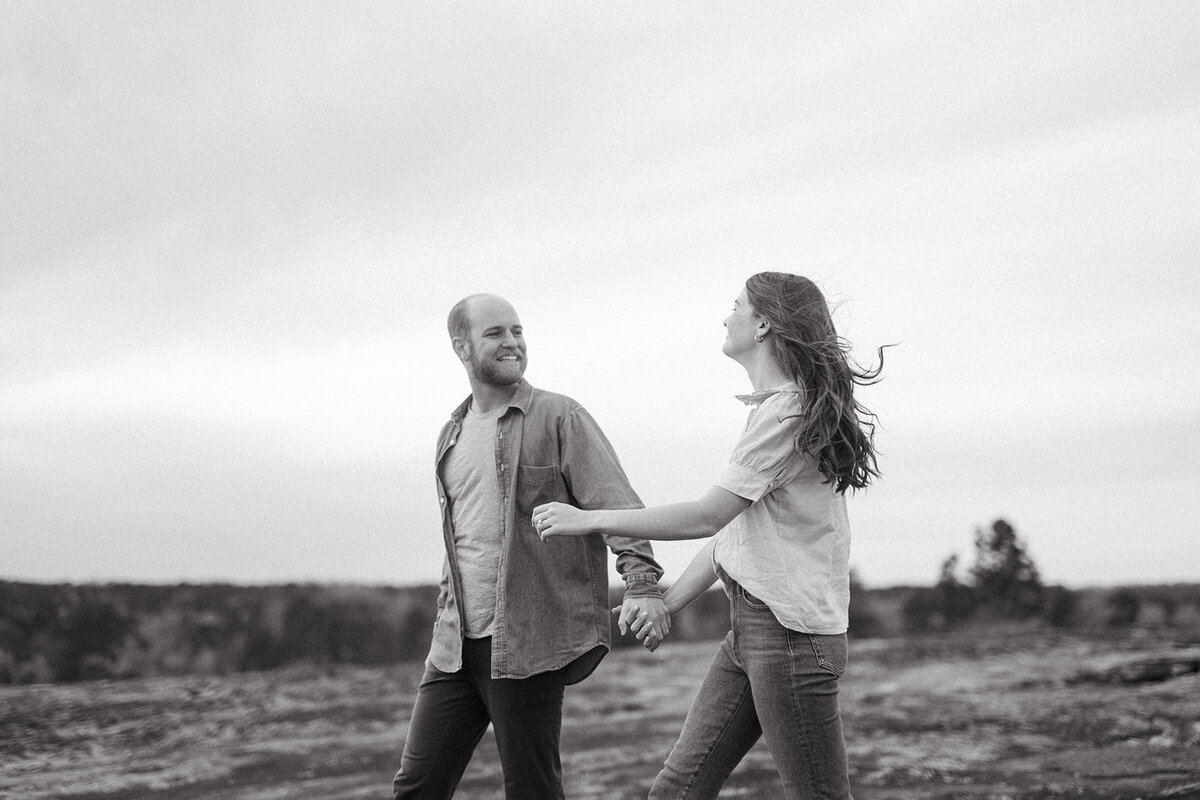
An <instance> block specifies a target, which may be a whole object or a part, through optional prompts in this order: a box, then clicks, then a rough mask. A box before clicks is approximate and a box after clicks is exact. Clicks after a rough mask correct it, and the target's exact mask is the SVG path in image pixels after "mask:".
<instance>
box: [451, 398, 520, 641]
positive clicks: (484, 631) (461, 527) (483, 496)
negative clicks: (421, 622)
mask: <svg viewBox="0 0 1200 800" xmlns="http://www.w3.org/2000/svg"><path fill="white" fill-rule="evenodd" d="M507 410H508V407H507V406H500V407H499V408H497V409H495V410H493V411H489V412H487V413H484V414H480V413H478V412H477V411H475V408H474V406H473V405H472V406H471V408H469V409H468V410H467V413H466V414H465V415H464V416H463V421H462V430H461V431H459V434H458V441H457V442H455V444H454V447H452V448H451V449H450V451H449V453H447V454H446V461H445V467H444V473H443V481H442V482H443V485H444V486H445V487H446V494H447V496H448V497H449V499H450V514H451V519H452V520H453V522H454V550H455V555H456V557H457V559H458V571H459V575H461V576H462V591H463V596H462V598H461V599H460V602H461V605H462V609H463V615H464V616H465V618H466V630H464V631H463V634H464V635H465V636H466V637H467V638H469V639H480V638H483V637H485V636H491V635H492V626H493V624H494V623H495V613H496V581H497V580H498V579H499V569H500V550H501V547H502V546H503V540H504V517H503V509H502V504H503V500H502V499H501V495H500V482H499V479H498V478H497V477H496V421H497V420H499V419H500V416H501V415H502V414H503V413H504V412H505V411H507Z"/></svg>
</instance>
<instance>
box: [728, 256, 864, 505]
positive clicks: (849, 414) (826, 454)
mask: <svg viewBox="0 0 1200 800" xmlns="http://www.w3.org/2000/svg"><path fill="white" fill-rule="evenodd" d="M746 296H747V297H748V298H749V300H750V303H751V305H753V306H754V310H755V311H756V312H758V314H760V315H761V316H763V317H765V318H766V319H767V321H768V322H770V323H771V327H770V334H769V336H768V338H767V340H768V341H769V342H770V343H771V347H772V348H773V349H774V353H775V356H776V358H778V360H779V363H780V365H781V366H782V367H783V368H784V370H785V371H786V372H787V373H788V375H790V376H791V377H792V379H793V380H794V381H795V382H796V384H797V385H798V386H799V387H800V388H801V390H802V391H803V392H804V408H805V411H804V413H803V414H802V415H801V417H800V423H799V426H798V428H797V431H796V447H797V448H799V449H800V450H801V451H802V452H805V453H807V454H809V455H810V456H812V457H813V458H815V459H816V460H817V465H818V468H819V469H820V471H821V474H822V475H824V476H825V478H826V480H827V481H829V482H832V483H833V484H834V487H835V488H836V490H837V491H838V492H844V491H846V489H847V488H851V489H862V488H864V487H866V486H867V484H869V483H870V482H871V480H872V479H873V478H877V477H879V468H878V464H877V463H876V459H875V442H874V440H875V419H876V417H875V414H874V413H872V412H871V411H870V410H868V409H867V408H866V407H864V406H863V405H862V404H861V403H859V402H858V401H857V400H855V399H854V387H855V385H862V386H868V385H870V384H873V383H876V382H877V381H878V380H879V375H880V372H882V370H883V349H884V348H882V347H880V348H879V350H878V353H879V364H878V366H876V367H875V368H874V369H863V368H862V367H860V366H859V365H858V364H857V363H856V362H855V361H854V359H853V358H852V357H851V355H850V343H849V342H847V341H846V340H845V339H843V338H842V337H840V336H838V334H837V331H836V330H835V329H834V326H833V318H832V317H831V316H830V314H829V305H828V304H827V303H826V302H825V296H824V295H823V294H822V293H821V290H820V289H819V288H817V285H816V284H815V283H813V282H812V281H811V280H809V279H808V278H804V277H801V276H799V275H792V274H790V273H786V272H759V273H757V274H755V275H752V276H751V277H750V279H749V280H747V281H746Z"/></svg>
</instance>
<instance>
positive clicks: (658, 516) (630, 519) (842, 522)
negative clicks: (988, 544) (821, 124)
mask: <svg viewBox="0 0 1200 800" xmlns="http://www.w3.org/2000/svg"><path fill="white" fill-rule="evenodd" d="M725 328H726V330H727V331H728V333H727V335H726V338H725V343H724V345H723V346H722V350H723V352H724V353H725V355H727V356H729V357H730V358H732V359H734V360H735V361H737V362H738V363H740V364H741V365H742V366H743V367H745V369H746V373H747V375H748V376H749V378H750V383H751V385H752V386H753V388H754V392H753V393H752V394H750V395H745V396H742V397H740V398H739V399H741V400H743V401H744V402H745V403H746V404H747V405H750V406H751V407H752V409H751V411H750V419H749V421H748V422H747V424H746V428H745V430H744V431H743V433H742V436H741V439H740V440H739V441H738V443H737V446H736V447H735V448H734V451H733V455H732V457H731V459H730V463H729V464H728V466H727V467H726V468H725V471H724V473H723V474H722V475H721V478H720V479H719V480H718V481H717V482H716V484H715V485H714V486H713V487H712V488H711V489H709V490H708V492H707V493H706V494H705V495H704V496H703V497H701V498H700V499H699V500H695V501H692V502H685V503H675V504H671V505H665V506H656V507H653V508H644V509H632V510H597V511H581V510H580V509H577V508H574V507H572V506H569V505H565V504H562V503H548V504H545V505H541V506H538V507H537V508H535V509H534V510H533V522H534V527H535V528H536V529H537V530H538V532H539V533H540V534H541V536H542V538H543V539H545V538H546V537H548V536H586V535H589V534H592V533H603V534H615V535H618V536H628V537H635V538H642V539H663V540H673V539H703V538H708V539H709V542H708V543H707V544H706V545H705V547H704V548H703V549H702V550H701V551H700V552H699V553H698V554H697V555H696V557H695V558H694V559H693V560H692V562H691V564H690V565H689V566H688V568H687V569H686V570H684V572H683V574H682V575H681V576H680V577H679V579H678V580H677V581H676V582H675V583H674V584H673V585H672V586H671V588H670V589H669V590H668V591H667V592H666V594H665V595H664V599H665V600H666V603H667V609H668V611H670V612H671V613H675V612H677V611H679V610H680V609H682V608H684V607H685V606H687V605H688V603H690V602H692V601H693V600H695V599H696V598H697V597H699V596H700V595H701V594H702V593H703V592H704V591H705V590H706V589H708V587H710V586H711V585H712V584H713V583H714V582H715V581H716V579H717V578H718V577H720V578H721V579H722V580H723V581H724V583H725V589H726V593H727V594H728V595H729V598H730V623H731V624H730V627H731V630H730V632H729V635H728V636H727V637H726V638H725V641H724V642H723V643H722V644H721V648H720V650H719V651H718V652H717V654H716V656H715V657H714V659H713V662H712V665H711V666H710V668H709V672H708V675H707V677H706V678H705V680H704V683H703V684H702V685H701V687H700V692H699V694H698V695H697V697H696V700H695V702H694V703H693V704H692V707H691V710H690V711H689V712H688V715H687V719H686V721H685V722H684V724H683V730H682V731H681V732H680V734H679V740H678V741H677V742H676V743H675V747H674V748H673V749H672V750H671V753H670V755H669V756H668V757H667V761H666V764H665V765H664V767H663V769H662V771H661V772H660V773H659V774H658V777H657V778H656V779H655V781H654V785H653V787H652V788H651V790H650V797H651V798H671V800H678V798H708V797H716V796H717V792H718V791H719V790H720V788H721V785H722V784H723V783H724V781H725V779H726V778H727V777H728V776H729V773H730V772H732V771H733V768H734V767H735V766H737V764H738V762H739V761H741V759H742V757H743V756H744V755H745V754H746V752H747V751H748V750H749V749H750V747H751V746H752V745H753V744H754V742H755V741H757V739H758V738H759V736H760V735H762V736H765V737H766V741H767V746H768V747H769V748H770V750H771V754H772V756H773V758H774V760H775V765H776V767H777V769H778V770H779V773H780V777H781V779H782V781H783V786H784V790H785V793H786V795H787V797H789V798H816V797H820V798H834V797H836V798H848V797H849V796H850V786H849V779H848V776H847V768H846V752H845V745H844V743H843V740H842V725H841V718H840V716H839V714H838V705H837V692H838V678H839V677H840V676H841V674H842V672H843V670H844V669H845V666H846V626H847V620H848V607H849V601H850V590H849V583H850V578H849V551H850V528H849V523H848V521H847V517H846V500H845V491H846V489H848V488H849V489H861V488H863V487H864V486H866V485H867V484H868V483H869V482H870V481H871V479H872V478H875V477H878V471H877V466H876V461H875V449H874V445H873V441H872V440H873V435H874V424H873V423H872V422H871V420H872V419H873V415H872V414H871V413H870V412H868V411H867V410H866V409H865V408H863V407H862V406H861V405H860V404H859V403H858V402H857V401H856V400H855V399H854V386H855V384H868V383H873V382H874V381H875V380H876V379H877V377H878V375H879V371H880V369H882V350H880V365H879V367H877V368H876V369H875V370H874V371H862V370H860V369H858V368H856V367H855V366H854V365H853V363H852V361H851V359H850V357H849V347H848V345H847V344H846V343H845V342H844V341H843V340H842V339H840V338H839V337H838V335H837V332H836V331H835V330H834V327H833V321H832V319H831V318H830V315H829V308H828V306H827V305H826V303H825V298H824V296H823V295H822V294H821V291H820V289H818V288H817V287H816V285H815V284H814V283H813V282H812V281H810V280H808V279H807V278H802V277H800V276H797V275H789V274H786V273H781V272H760V273H758V274H757V275H754V276H752V277H751V278H750V279H749V280H748V281H746V285H745V288H744V289H743V290H742V292H741V293H740V294H739V295H738V298H737V300H736V301H734V306H733V313H732V314H730V316H729V317H728V319H726V320H725ZM631 627H632V628H633V630H634V631H635V633H637V634H638V637H639V638H644V639H645V640H646V641H647V646H651V647H652V646H653V645H654V644H656V640H657V638H658V637H659V636H661V635H663V633H665V632H660V631H657V630H654V629H653V628H652V626H649V625H647V624H646V623H645V622H644V621H643V620H634V621H633V622H632V624H631Z"/></svg>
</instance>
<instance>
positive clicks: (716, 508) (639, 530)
mask: <svg viewBox="0 0 1200 800" xmlns="http://www.w3.org/2000/svg"><path fill="white" fill-rule="evenodd" d="M749 505H750V501H749V500H747V499H746V498H744V497H739V496H738V495H736V494H734V493H733V492H731V491H729V490H728V489H722V488H721V487H720V486H714V487H712V488H711V489H709V490H708V491H707V492H706V493H705V494H704V496H703V497H701V498H700V499H699V500H691V501H688V502H685V503H672V504H670V505H665V506H654V507H653V508H630V509H595V510H592V511H584V510H582V509H578V508H575V507H574V506H570V505H567V504H566V503H545V504H544V505H540V506H538V507H537V508H535V509H534V510H533V528H534V530H536V531H537V532H538V534H540V535H541V537H542V538H543V539H545V538H546V537H547V536H587V535H588V534H592V533H602V534H610V535H613V536H627V537H629V538H631V539H657V540H672V539H706V538H708V537H709V536H712V535H714V534H715V533H716V532H717V531H719V530H721V529H722V528H724V527H725V526H726V525H728V524H729V523H730V522H731V521H732V520H733V518H734V517H736V516H737V515H738V514H740V513H742V512H743V511H745V510H746V508H747V507H748V506H749ZM709 585H712V584H711V583H710V584H709ZM705 588H708V587H707V586H706V587H705Z"/></svg>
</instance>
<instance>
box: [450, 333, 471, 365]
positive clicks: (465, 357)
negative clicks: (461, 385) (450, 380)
mask: <svg viewBox="0 0 1200 800" xmlns="http://www.w3.org/2000/svg"><path fill="white" fill-rule="evenodd" d="M450 346H451V347H453V348H454V354H455V355H456V356H458V360H459V361H464V362H465V361H470V360H471V344H470V343H469V342H467V341H466V340H464V339H460V338H459V337H457V336H455V337H454V338H453V339H451V340H450Z"/></svg>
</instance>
